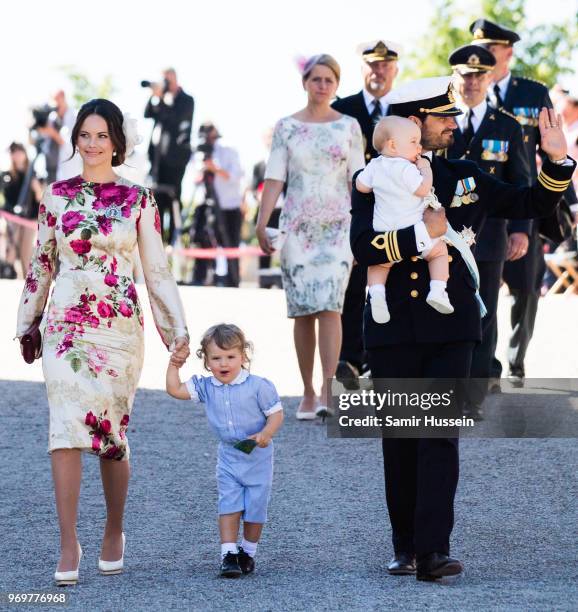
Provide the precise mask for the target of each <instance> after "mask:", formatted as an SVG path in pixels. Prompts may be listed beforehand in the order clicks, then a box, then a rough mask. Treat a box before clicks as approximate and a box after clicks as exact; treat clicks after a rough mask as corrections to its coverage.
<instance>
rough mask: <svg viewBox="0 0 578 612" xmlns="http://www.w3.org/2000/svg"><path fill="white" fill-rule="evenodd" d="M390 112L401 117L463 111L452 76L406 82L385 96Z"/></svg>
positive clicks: (452, 115) (458, 113) (453, 113)
mask: <svg viewBox="0 0 578 612" xmlns="http://www.w3.org/2000/svg"><path fill="white" fill-rule="evenodd" d="M385 102H386V103H387V104H390V105H391V106H390V113H391V114H392V115H398V116H400V117H409V116H411V115H414V116H416V117H420V116H421V117H423V116H427V115H433V116H434V117H454V116H456V115H461V114H462V111H461V110H460V109H459V108H457V107H456V105H455V102H456V99H455V96H454V92H453V89H452V77H451V76H443V77H431V78H428V79H417V80H415V81H410V82H409V83H404V84H403V85H401V86H400V87H397V88H396V89H393V90H392V91H390V92H389V93H388V94H387V96H386V97H385Z"/></svg>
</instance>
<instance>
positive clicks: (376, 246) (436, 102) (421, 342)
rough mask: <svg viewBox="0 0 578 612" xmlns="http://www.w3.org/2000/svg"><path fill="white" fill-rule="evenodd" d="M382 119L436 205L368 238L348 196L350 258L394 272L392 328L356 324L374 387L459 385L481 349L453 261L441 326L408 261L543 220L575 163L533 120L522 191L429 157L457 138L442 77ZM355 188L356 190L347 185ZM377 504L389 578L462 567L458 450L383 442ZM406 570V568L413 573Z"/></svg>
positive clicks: (462, 271)
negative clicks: (539, 160)
mask: <svg viewBox="0 0 578 612" xmlns="http://www.w3.org/2000/svg"><path fill="white" fill-rule="evenodd" d="M386 101H387V102H389V103H390V104H391V106H390V113H391V114H394V115H399V116H402V117H409V118H410V119H412V120H413V121H415V122H416V123H417V124H418V125H419V126H420V127H421V131H422V135H421V144H422V147H423V151H424V156H425V157H427V159H429V160H430V162H431V165H432V171H433V184H434V188H435V193H436V195H437V197H438V199H439V201H440V203H441V204H442V208H441V209H440V210H437V211H430V210H426V212H424V216H423V221H420V222H418V223H417V224H416V225H414V226H411V227H407V228H404V229H401V230H397V231H388V232H383V233H379V232H375V231H373V225H372V220H373V206H374V198H373V195H372V194H362V193H360V192H358V191H357V190H356V189H355V187H354V188H353V192H352V222H351V248H352V251H353V254H354V256H355V258H356V259H357V261H359V262H360V264H362V265H364V266H368V265H373V264H381V263H395V265H394V266H393V267H392V268H391V270H390V273H389V278H388V281H387V295H388V305H389V310H390V313H391V321H390V322H389V323H388V324H387V325H380V324H377V323H375V322H374V321H373V319H372V317H371V311H370V307H369V304H366V307H365V312H364V322H365V325H364V337H365V346H366V350H367V351H368V356H369V365H370V367H371V372H372V376H373V378H374V382H375V383H376V384H380V383H379V380H377V379H387V378H429V377H431V378H452V379H454V378H467V377H468V376H469V373H470V364H471V357H472V352H473V349H474V344H475V343H476V342H479V341H480V339H481V322H480V309H479V304H478V302H477V300H476V296H475V284H474V282H473V281H472V276H471V274H470V271H469V270H468V268H467V267H466V264H465V262H464V260H463V259H462V257H461V256H460V255H459V252H458V251H457V249H456V248H454V247H453V246H450V247H449V258H450V277H449V280H448V289H447V290H448V294H449V295H450V297H451V300H452V304H453V305H454V308H455V310H454V313H453V314H452V315H443V314H440V313H438V312H437V311H436V310H434V309H433V308H431V307H429V306H428V305H427V303H426V301H425V298H426V296H427V294H428V287H429V275H428V269H427V263H426V262H425V261H424V260H422V259H420V258H419V254H420V253H421V252H422V251H423V250H425V249H427V248H429V247H430V246H431V239H432V238H435V237H438V236H442V235H443V234H444V233H445V232H446V229H447V223H446V215H447V222H448V223H450V224H451V226H452V227H453V228H454V230H455V231H456V232H458V233H460V234H461V235H462V237H463V238H464V239H467V238H468V237H469V238H471V237H475V235H476V234H477V233H479V231H480V228H481V227H482V225H483V223H484V221H485V220H486V217H487V216H488V215H492V216H496V217H498V216H499V217H503V218H507V219H514V218H517V219H521V218H531V217H541V216H546V215H548V214H551V213H552V212H553V211H554V210H555V209H556V205H557V203H558V201H559V199H560V196H561V195H562V194H561V192H560V188H561V187H564V188H565V186H566V185H568V183H569V181H570V180H571V177H572V173H573V171H574V168H575V166H576V163H575V162H574V161H573V160H571V159H569V158H568V157H567V156H566V150H567V147H566V141H565V139H564V134H563V132H562V130H561V129H560V127H559V125H558V123H559V119H558V118H557V117H556V116H555V114H554V112H553V111H548V110H547V109H543V110H542V111H541V114H540V118H539V123H540V132H541V140H542V149H543V151H544V152H545V154H546V155H547V156H548V158H547V159H545V160H544V164H543V167H542V170H541V172H540V175H539V176H538V178H537V180H536V181H535V182H534V183H533V185H532V186H531V187H529V186H518V185H512V184H509V183H505V182H503V181H500V180H498V179H496V178H495V177H494V176H493V175H491V174H488V173H485V172H483V171H482V169H481V168H480V167H479V166H478V164H476V163H475V162H472V161H469V160H448V159H445V158H442V157H436V156H433V155H432V152H433V151H435V150H438V149H445V148H447V147H449V146H450V145H451V144H452V143H453V140H454V136H453V133H454V130H455V129H456V127H457V124H456V121H455V119H454V117H455V116H457V115H461V114H462V113H461V111H460V110H459V109H458V108H457V107H456V105H455V99H454V97H453V92H452V90H451V78H450V77H437V78H432V79H420V80H419V81H413V82H410V83H407V84H405V85H403V86H402V87H400V88H398V89H397V90H394V91H392V92H391V93H390V94H389V95H388V97H387V99H386ZM354 185H355V178H354ZM383 460H384V472H385V489H386V499H387V506H388V511H389V517H390V521H391V525H392V539H393V547H394V552H395V556H394V558H393V560H392V562H391V563H390V565H389V566H388V570H389V572H390V573H392V574H409V573H414V572H416V570H417V578H418V580H436V579H438V578H441V577H443V576H449V575H456V574H459V573H460V572H461V571H462V569H463V568H462V564H461V563H460V562H459V561H458V560H457V559H452V558H451V557H450V556H449V553H450V544H449V541H450V534H451V531H452V528H453V522H454V508H453V504H454V496H455V491H456V487H457V482H458V472H459V460H458V440H457V439H453V438H452V439H448V438H436V439H394V438H384V440H383ZM416 562H417V563H416Z"/></svg>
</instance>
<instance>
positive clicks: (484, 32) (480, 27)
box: [470, 19, 520, 46]
mask: <svg viewBox="0 0 578 612" xmlns="http://www.w3.org/2000/svg"><path fill="white" fill-rule="evenodd" d="M470 32H471V33H472V34H473V36H474V40H472V43H474V44H476V45H508V46H510V45H513V44H514V43H516V42H518V41H519V40H520V37H519V36H518V35H517V34H516V32H514V31H513V30H508V28H504V27H502V26H501V25H498V24H497V23H493V22H492V21H489V20H488V19H477V20H476V21H474V23H472V24H471V25H470Z"/></svg>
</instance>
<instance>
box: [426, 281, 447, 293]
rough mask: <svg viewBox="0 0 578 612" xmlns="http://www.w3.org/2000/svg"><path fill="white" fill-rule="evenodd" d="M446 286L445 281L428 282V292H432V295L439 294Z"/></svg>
mask: <svg viewBox="0 0 578 612" xmlns="http://www.w3.org/2000/svg"><path fill="white" fill-rule="evenodd" d="M447 286H448V284H447V283H446V281H441V280H430V282H429V288H430V291H433V292H434V293H441V292H442V291H445V289H446V287H447Z"/></svg>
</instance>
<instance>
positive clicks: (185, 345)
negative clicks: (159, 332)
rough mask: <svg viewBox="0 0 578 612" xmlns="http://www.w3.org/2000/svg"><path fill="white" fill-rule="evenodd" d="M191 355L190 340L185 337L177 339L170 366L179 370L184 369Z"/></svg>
mask: <svg viewBox="0 0 578 612" xmlns="http://www.w3.org/2000/svg"><path fill="white" fill-rule="evenodd" d="M190 354H191V350H190V349H189V340H188V339H187V338H184V337H182V338H177V339H176V340H175V348H174V350H173V352H172V354H171V359H170V364H171V365H173V366H175V367H177V368H182V367H183V365H184V364H185V362H186V361H187V359H188V357H189V355H190Z"/></svg>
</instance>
